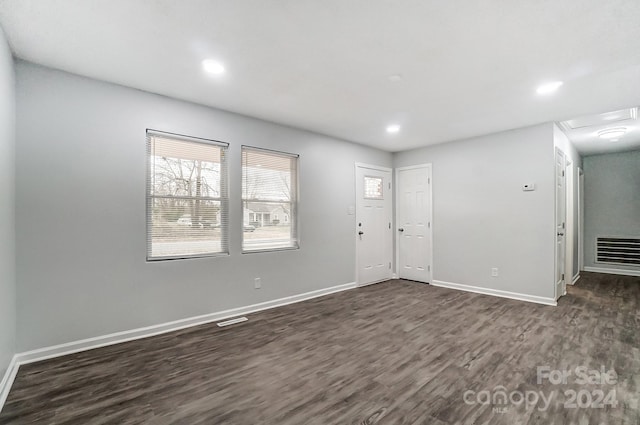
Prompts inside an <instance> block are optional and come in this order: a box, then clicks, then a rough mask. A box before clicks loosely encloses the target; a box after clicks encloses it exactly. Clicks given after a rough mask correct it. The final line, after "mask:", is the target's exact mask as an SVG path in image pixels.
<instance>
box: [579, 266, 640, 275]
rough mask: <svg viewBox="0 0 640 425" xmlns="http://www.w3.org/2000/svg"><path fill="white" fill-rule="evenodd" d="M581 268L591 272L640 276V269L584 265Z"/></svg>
mask: <svg viewBox="0 0 640 425" xmlns="http://www.w3.org/2000/svg"><path fill="white" fill-rule="evenodd" d="M583 270H584V271H585V272H593V273H607V274H621V275H625V276H640V270H625V269H607V268H604V267H585V268H584V269H583Z"/></svg>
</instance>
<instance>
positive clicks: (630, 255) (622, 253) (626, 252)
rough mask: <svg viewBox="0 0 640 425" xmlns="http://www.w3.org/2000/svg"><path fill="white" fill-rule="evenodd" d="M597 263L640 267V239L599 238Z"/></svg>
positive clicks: (597, 241) (597, 239)
mask: <svg viewBox="0 0 640 425" xmlns="http://www.w3.org/2000/svg"><path fill="white" fill-rule="evenodd" d="M596 263H607V264H622V265H626V266H640V237H601V236H599V237H597V238H596Z"/></svg>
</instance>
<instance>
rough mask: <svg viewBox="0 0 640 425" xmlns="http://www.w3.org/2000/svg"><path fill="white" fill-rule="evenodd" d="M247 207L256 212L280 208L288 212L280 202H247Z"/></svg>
mask: <svg viewBox="0 0 640 425" xmlns="http://www.w3.org/2000/svg"><path fill="white" fill-rule="evenodd" d="M247 209H248V210H251V211H252V212H257V213H270V214H271V213H273V212H274V211H276V210H279V209H280V210H282V211H284V213H285V214H289V210H288V209H287V208H285V207H284V206H282V205H280V204H268V203H262V202H248V203H247Z"/></svg>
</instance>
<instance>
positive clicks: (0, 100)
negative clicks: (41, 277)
mask: <svg viewBox="0 0 640 425" xmlns="http://www.w3.org/2000/svg"><path fill="white" fill-rule="evenodd" d="M15 84H16V78H15V67H14V61H13V55H12V52H11V49H10V47H9V44H8V41H7V39H6V37H5V34H4V31H3V29H2V27H0V93H2V96H1V97H0V384H1V385H0V399H1V398H2V394H3V388H2V386H3V385H5V383H6V382H8V376H9V375H10V374H11V373H12V369H13V367H11V365H12V361H13V360H12V359H13V358H14V355H15V352H16V259H15V252H16V238H15V174H16V173H15V140H16V137H15V124H16V116H15V113H16V112H15V111H16V107H15V105H16V103H15ZM5 372H6V373H5ZM0 401H1V400H0ZM0 405H1V403H0Z"/></svg>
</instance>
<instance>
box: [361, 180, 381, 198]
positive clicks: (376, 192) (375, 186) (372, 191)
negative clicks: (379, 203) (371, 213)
mask: <svg viewBox="0 0 640 425" xmlns="http://www.w3.org/2000/svg"><path fill="white" fill-rule="evenodd" d="M364 197H365V199H383V196H382V177H372V176H364Z"/></svg>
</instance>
